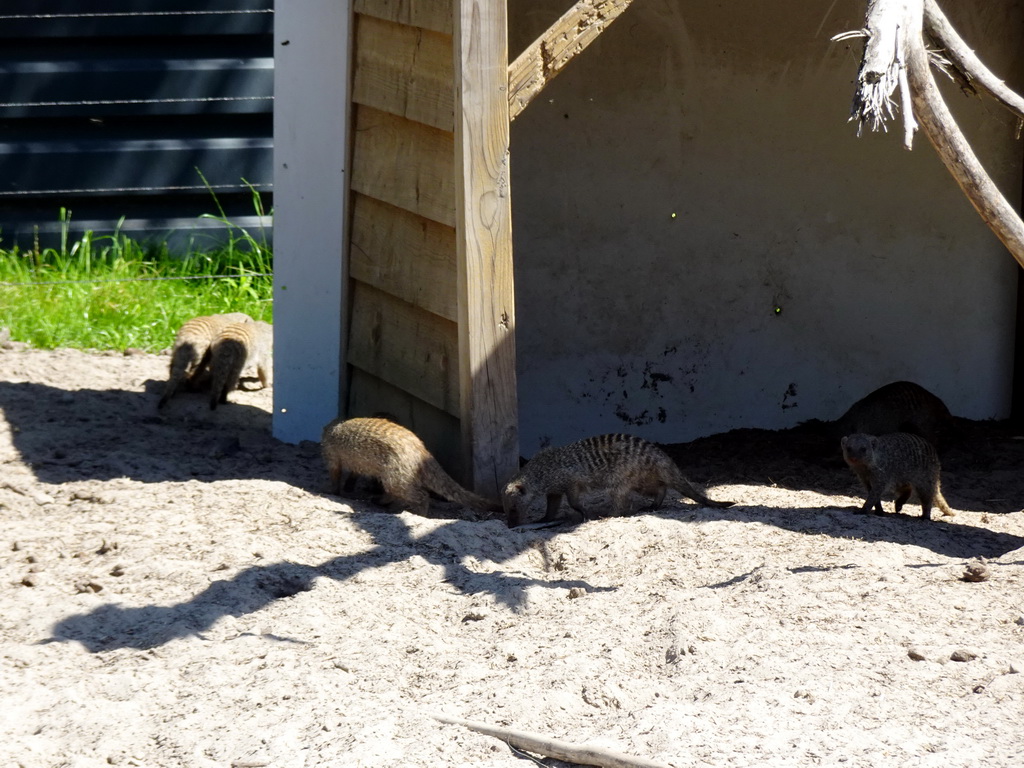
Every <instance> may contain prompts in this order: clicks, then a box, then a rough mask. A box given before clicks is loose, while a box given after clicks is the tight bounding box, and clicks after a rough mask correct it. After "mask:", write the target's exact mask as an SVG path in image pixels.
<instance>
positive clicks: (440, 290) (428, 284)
mask: <svg viewBox="0 0 1024 768" xmlns="http://www.w3.org/2000/svg"><path fill="white" fill-rule="evenodd" d="M349 264H350V274H351V275H352V277H354V278H355V279H357V280H360V281H362V282H364V283H368V284H369V285H372V286H374V287H375V288H379V289H381V290H383V291H385V292H387V293H390V294H392V295H393V296H397V297H399V298H400V299H404V300H405V301H407V302H409V303H410V304H415V305H416V306H417V307H421V308H422V309H425V310H427V311H428V312H433V313H434V314H435V315H440V316H441V317H444V318H446V319H448V320H451V321H452V322H457V321H458V311H459V308H458V299H457V295H456V289H457V282H458V279H457V273H458V271H457V269H456V265H455V230H454V229H452V228H451V227H447V226H445V225H444V224H438V223H437V222H434V221H430V220H429V219H424V218H423V217H421V216H417V215H416V214H414V213H409V212H408V211H403V210H402V209H401V208H395V207H394V206H391V205H388V204H387V203H382V202H380V201H379V200H374V199H373V198H372V197H365V196H363V195H358V194H357V195H355V202H354V210H353V212H352V251H351V255H350V260H349Z"/></svg>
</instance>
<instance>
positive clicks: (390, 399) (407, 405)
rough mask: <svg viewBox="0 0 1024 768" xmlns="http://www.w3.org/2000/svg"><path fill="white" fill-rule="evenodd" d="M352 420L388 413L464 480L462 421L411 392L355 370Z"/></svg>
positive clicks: (352, 393)
mask: <svg viewBox="0 0 1024 768" xmlns="http://www.w3.org/2000/svg"><path fill="white" fill-rule="evenodd" d="M346 412H347V413H348V415H349V417H355V416H373V415H375V414H378V413H387V414H389V415H391V416H393V417H394V418H395V420H396V421H397V422H398V423H399V424H401V425H402V426H403V427H406V428H407V429H411V430H412V431H413V432H415V433H416V434H417V435H418V436H419V438H420V439H421V440H422V441H423V442H424V443H425V444H426V446H427V449H428V450H429V451H430V452H431V453H432V454H434V458H435V459H437V460H438V461H439V462H440V463H441V466H442V467H444V468H445V471H447V472H448V474H450V475H451V476H452V477H454V478H455V479H456V480H458V479H460V478H461V476H462V446H461V440H462V435H461V432H460V431H459V420H458V419H457V418H455V417H454V416H452V415H451V414H450V413H446V412H445V411H442V410H439V409H437V408H435V407H434V406H432V405H430V404H429V403H425V402H423V401H422V400H420V399H419V398H417V397H413V396H412V395H410V394H409V393H408V392H403V391H402V390H400V389H398V388H397V387H394V386H392V385H390V384H388V383H387V382H386V381H382V380H381V379H378V378H377V377H376V376H373V375H372V374H369V373H367V372H366V371H363V370H361V369H359V368H356V367H354V366H353V368H352V378H351V381H350V383H349V401H348V410H347V411H346Z"/></svg>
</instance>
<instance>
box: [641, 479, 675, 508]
mask: <svg viewBox="0 0 1024 768" xmlns="http://www.w3.org/2000/svg"><path fill="white" fill-rule="evenodd" d="M667 491H668V488H667V487H666V486H665V484H664V483H658V484H657V485H654V486H648V487H647V488H644V489H643V490H642V491H641V492H640V493H641V494H643V495H644V496H650V497H651V509H661V505H662V504H664V503H665V494H666V492H667Z"/></svg>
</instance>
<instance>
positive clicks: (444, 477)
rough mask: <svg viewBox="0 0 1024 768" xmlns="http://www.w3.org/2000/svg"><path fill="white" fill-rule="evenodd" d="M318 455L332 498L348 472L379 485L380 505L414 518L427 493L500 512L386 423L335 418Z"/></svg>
mask: <svg viewBox="0 0 1024 768" xmlns="http://www.w3.org/2000/svg"><path fill="white" fill-rule="evenodd" d="M320 450H321V453H322V454H323V459H324V464H326V465H327V471H328V472H329V473H330V477H331V483H330V489H331V492H332V493H336V494H340V492H341V490H342V481H343V479H344V475H345V474H346V473H351V474H354V475H360V476H363V477H373V478H377V479H378V480H380V483H381V485H382V486H383V488H384V495H383V496H382V497H380V498H379V499H377V503H379V504H380V505H381V506H394V505H396V504H397V505H402V507H401V508H404V509H408V510H409V511H411V512H414V513H416V514H418V515H425V514H426V513H427V511H428V510H429V507H430V493H429V492H433V493H436V494H437V495H438V496H441V497H442V498H445V499H448V500H449V501H454V502H457V503H459V504H462V505H463V506H466V507H471V508H473V509H476V510H479V511H481V512H497V511H499V510H500V509H501V507H500V506H498V505H497V504H496V503H494V502H491V501H488V500H487V499H485V498H483V497H481V496H477V495H476V494H475V493H472V492H470V491H467V490H466V489H465V488H463V487H462V486H461V485H459V484H458V483H457V482H455V480H453V479H452V478H451V476H450V475H449V474H448V473H447V472H445V471H444V469H442V467H441V465H440V464H438V462H437V459H435V458H434V457H433V456H432V455H431V454H430V451H428V450H427V447H426V446H425V445H424V444H423V441H422V440H420V439H419V438H418V437H417V436H416V434H415V433H413V432H411V431H409V430H408V429H406V428H405V427H403V426H402V425H401V424H396V423H395V422H393V421H390V420H389V419H380V418H370V417H364V418H354V419H335V420H334V421H332V422H330V423H329V424H328V425H327V426H325V427H324V431H323V435H322V436H321V438H320Z"/></svg>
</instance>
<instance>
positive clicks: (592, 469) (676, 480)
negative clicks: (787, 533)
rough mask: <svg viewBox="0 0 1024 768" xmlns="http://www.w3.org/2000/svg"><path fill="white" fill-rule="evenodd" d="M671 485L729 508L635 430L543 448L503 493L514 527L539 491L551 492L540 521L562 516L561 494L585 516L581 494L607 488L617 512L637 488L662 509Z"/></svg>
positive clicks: (701, 500) (705, 502)
mask: <svg viewBox="0 0 1024 768" xmlns="http://www.w3.org/2000/svg"><path fill="white" fill-rule="evenodd" d="M669 488H674V489H675V490H677V491H679V492H680V493H682V494H683V495H684V496H686V497H688V498H691V499H693V500H694V501H696V502H698V503H700V504H703V505H704V506H707V507H719V508H722V507H731V506H732V505H733V502H731V501H712V500H711V499H709V498H708V497H707V496H705V495H704V494H703V493H701V492H700V491H699V490H698V489H697V488H696V487H695V486H694V485H693V484H692V483H691V482H690V481H689V480H687V479H686V477H685V476H684V475H683V473H682V471H681V470H680V469H679V467H678V466H676V463H675V462H674V461H672V459H670V458H669V456H668V454H666V453H665V452H664V451H663V450H661V448H659V447H658V446H656V445H654V443H650V442H648V441H646V440H644V439H643V438H640V437H634V436H633V435H620V434H611V435H598V436H596V437H588V438H586V439H584V440H580V441H578V442H575V443H570V444H569V445H563V446H561V447H558V448H545V449H544V450H543V451H540V452H539V453H537V455H535V456H534V457H533V458H532V459H530V461H529V462H527V464H526V466H525V467H523V469H522V470H521V471H520V472H519V474H517V475H516V476H515V477H514V478H512V480H510V481H509V483H508V485H506V486H505V489H504V492H503V494H502V502H503V505H504V509H505V515H506V522H507V523H508V526H509V527H510V528H514V527H515V526H517V525H520V524H521V523H522V517H523V512H524V511H525V510H526V508H527V507H528V506H529V504H530V502H531V501H532V500H533V499H534V498H536V497H537V496H540V495H544V496H545V497H547V512H546V513H545V515H544V518H543V520H542V522H551V521H553V520H556V519H558V509H559V507H560V506H561V503H562V496H565V497H566V498H567V499H568V501H569V506H570V507H572V508H573V509H574V510H575V511H576V512H577V513H578V514H579V515H580V521H581V522H582V521H583V520H586V518H587V513H586V511H585V510H584V509H583V507H582V505H581V503H580V495H581V494H583V493H586V492H587V491H609V492H610V494H611V501H612V509H613V511H614V513H615V514H616V515H620V514H623V513H624V512H627V511H628V502H629V494H630V492H631V491H636V492H637V493H639V494H641V495H643V496H649V497H651V498H652V500H653V505H652V509H658V508H659V507H660V506H661V504H662V502H663V501H664V500H665V493H666V491H667V490H668V489H669Z"/></svg>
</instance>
